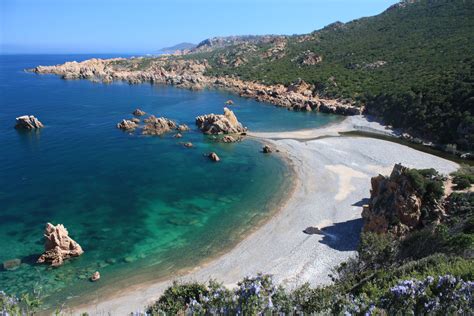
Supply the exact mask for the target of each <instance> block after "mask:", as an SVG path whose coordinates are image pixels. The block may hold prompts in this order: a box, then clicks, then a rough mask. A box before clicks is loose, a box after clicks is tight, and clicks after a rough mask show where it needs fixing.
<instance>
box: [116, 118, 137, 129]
mask: <svg viewBox="0 0 474 316" xmlns="http://www.w3.org/2000/svg"><path fill="white" fill-rule="evenodd" d="M137 127H138V124H137V123H136V122H134V121H133V120H122V122H120V123H118V124H117V128H120V129H121V130H124V131H133V130H134V129H136V128H137Z"/></svg>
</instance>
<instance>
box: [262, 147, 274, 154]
mask: <svg viewBox="0 0 474 316" xmlns="http://www.w3.org/2000/svg"><path fill="white" fill-rule="evenodd" d="M262 152H263V153H264V154H270V153H272V152H273V149H272V148H271V147H270V146H268V145H265V146H263V149H262Z"/></svg>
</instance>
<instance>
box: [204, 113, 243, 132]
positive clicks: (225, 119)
mask: <svg viewBox="0 0 474 316" xmlns="http://www.w3.org/2000/svg"><path fill="white" fill-rule="evenodd" d="M196 125H197V126H198V127H199V129H200V130H201V131H202V132H203V133H205V134H236V133H242V132H245V131H247V128H245V127H243V126H242V124H241V123H240V122H239V121H238V120H237V117H236V116H235V114H234V112H232V111H231V110H229V109H228V108H224V114H223V115H217V114H207V115H201V116H198V117H196Z"/></svg>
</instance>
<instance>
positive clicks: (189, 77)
mask: <svg viewBox="0 0 474 316" xmlns="http://www.w3.org/2000/svg"><path fill="white" fill-rule="evenodd" d="M208 69H210V66H209V64H208V62H207V60H205V59H204V60H187V59H176V58H174V57H169V56H164V57H159V58H141V57H140V58H132V59H125V58H113V59H97V58H93V59H89V60H85V61H82V62H76V61H72V62H66V63H64V64H62V65H55V66H38V67H36V68H33V69H28V71H32V72H35V73H38V74H56V75H60V76H61V77H62V78H63V79H88V80H91V81H97V82H103V83H111V82H113V81H127V82H129V83H130V84H138V83H144V82H150V83H153V84H167V85H173V86H176V87H181V88H186V89H191V90H201V89H205V88H219V89H225V90H227V91H231V92H233V93H236V94H238V95H240V96H242V97H247V98H253V99H255V100H257V101H262V102H268V103H272V104H274V105H277V106H281V107H285V108H288V109H289V110H295V111H319V112H323V113H332V114H341V115H359V114H362V113H363V112H364V107H359V106H356V105H354V104H353V103H352V102H351V101H348V100H335V99H325V98H321V97H319V96H318V95H317V94H316V93H314V90H315V89H314V87H313V86H312V85H310V84H308V83H306V82H304V81H303V80H298V81H297V82H295V83H293V84H291V85H289V86H284V85H281V84H277V85H264V84H261V83H257V82H248V81H242V80H240V79H237V78H233V77H228V76H226V77H213V76H207V75H206V74H205V73H206V71H207V70H208Z"/></svg>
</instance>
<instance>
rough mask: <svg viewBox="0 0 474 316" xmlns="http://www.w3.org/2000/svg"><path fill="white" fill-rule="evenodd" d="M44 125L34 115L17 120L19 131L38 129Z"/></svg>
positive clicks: (16, 126)
mask: <svg viewBox="0 0 474 316" xmlns="http://www.w3.org/2000/svg"><path fill="white" fill-rule="evenodd" d="M43 127H44V125H43V123H41V122H40V121H39V120H38V119H37V118H36V117H34V116H33V115H23V116H20V117H17V118H16V125H15V128H17V129H37V128H43Z"/></svg>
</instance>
